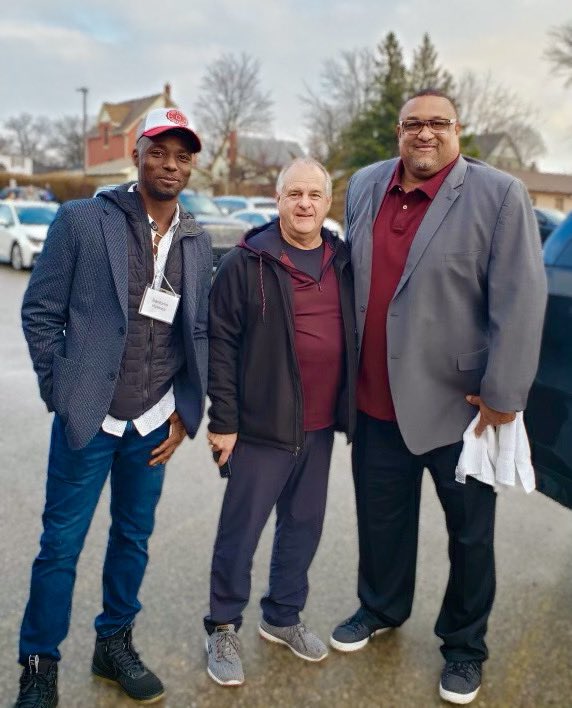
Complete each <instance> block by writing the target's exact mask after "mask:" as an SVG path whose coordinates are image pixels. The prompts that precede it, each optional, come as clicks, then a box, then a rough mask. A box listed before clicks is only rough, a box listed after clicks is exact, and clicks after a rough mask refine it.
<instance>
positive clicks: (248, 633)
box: [0, 266, 572, 708]
mask: <svg viewBox="0 0 572 708" xmlns="http://www.w3.org/2000/svg"><path fill="white" fill-rule="evenodd" d="M27 279H28V274H27V273H15V272H13V271H11V270H10V269H9V268H8V267H7V266H0V361H1V366H0V410H1V428H0V430H1V434H0V452H1V459H2V463H3V464H2V467H1V468H0V475H1V477H0V499H1V502H0V509H1V514H0V558H1V559H2V566H1V578H2V580H1V595H0V706H11V705H12V704H13V701H14V699H15V697H16V694H17V683H18V676H19V667H18V666H17V664H16V650H17V635H18V629H19V624H20V620H21V616H22V613H23V609H24V605H25V602H26V600H27V589H28V583H29V574H30V567H31V563H32V560H33V558H34V555H35V554H36V552H37V549H38V537H39V533H40V516H41V512H42V507H43V500H44V485H45V467H46V458H47V447H48V440H49V429H50V423H51V417H50V416H49V415H48V414H47V413H46V412H45V410H44V408H43V404H42V403H41V401H40V398H39V395H38V393H37V387H36V381H35V376H34V374H33V371H32V367H31V364H30V362H29V359H28V355H27V349H26V346H25V342H24V338H23V336H22V334H21V330H20V321H19V307H20V302H21V298H22V294H23V292H24V289H25V287H26V283H27ZM224 485H225V482H224V481H222V480H221V479H220V478H219V476H218V473H217V471H216V469H215V467H214V465H213V463H212V461H211V457H210V453H209V450H208V447H207V445H206V439H205V431H204V427H203V429H201V431H200V432H199V435H198V436H197V439H196V440H194V441H192V442H191V441H186V442H185V443H184V444H183V445H182V446H181V448H180V449H179V450H178V451H177V453H176V455H175V456H174V458H173V460H172V461H171V463H170V464H169V466H168V472H167V477H166V481H165V487H164V492H163V497H162V500H161V502H160V505H159V509H158V513H157V524H156V529H155V533H154V535H153V538H152V540H151V544H150V556H151V560H150V563H149V567H148V571H147V575H146V579H145V582H144V585H143V589H142V593H141V599H142V601H143V605H144V610H143V612H142V613H141V614H140V615H139V619H138V622H137V626H136V629H135V634H134V636H135V644H136V646H137V647H138V649H139V650H140V652H141V654H142V656H143V658H144V659H145V661H146V662H147V663H148V664H149V666H150V667H152V668H153V669H154V670H155V671H156V672H157V673H158V674H159V675H160V677H161V678H162V679H163V681H164V683H165V685H166V687H167V690H168V694H167V697H166V699H165V700H164V701H163V703H161V704H159V705H164V706H167V707H170V708H191V707H192V708H194V707H197V708H212V707H217V708H218V707H220V708H226V707H227V706H228V707H234V706H237V707H238V706H240V707H249V708H250V707H256V706H260V707H266V706H268V707H270V706H272V707H275V708H282V707H284V708H290V707H292V708H293V707H296V708H298V707H302V708H305V707H306V706H324V707H325V706H327V707H328V708H333V707H338V706H340V707H345V706H349V707H351V708H361V707H362V706H363V707H364V708H365V707H366V706H367V707H371V706H382V707H385V706H387V707H388V708H389V707H391V708H393V707H395V708H410V707H411V708H417V707H423V708H425V707H426V706H428V707H430V706H439V705H445V704H442V703H441V702H440V700H439V698H438V696H437V684H438V679H439V673H440V670H441V666H442V661H441V655H440V652H439V648H438V647H439V641H438V639H437V638H436V637H435V635H434V634H433V624H434V622H435V619H436V617H437V613H438V610H439V605H440V602H441V598H442V595H443V592H444V588H445V583H446V579H447V572H448V562H447V557H446V534H445V528H444V519H443V514H442V511H441V509H440V507H439V504H438V502H437V498H436V495H435V493H434V490H433V487H432V483H431V480H430V478H429V475H426V478H425V480H424V487H423V502H422V517H421V531H420V545H419V564H418V573H417V592H416V597H415V604H414V608H413V615H412V617H411V619H410V620H409V621H408V622H407V623H406V624H405V625H404V626H403V627H402V628H400V629H399V630H396V631H393V632H391V633H389V634H386V635H383V636H382V637H379V638H377V639H376V640H375V641H373V642H371V643H370V644H369V645H368V646H367V647H366V648H365V649H364V650H363V651H361V652H357V653H355V654H353V655H342V654H339V653H335V652H334V651H333V650H332V651H331V652H330V655H329V657H328V658H327V659H326V660H325V661H324V662H322V663H321V664H307V663H305V662H303V661H301V660H300V659H298V658H296V657H295V656H294V655H293V654H292V653H291V652H289V651H288V649H287V648H285V647H280V646H277V645H273V644H268V643H266V642H264V641H263V640H262V639H260V638H259V636H258V634H257V631H256V628H257V621H258V617H259V610H258V600H259V598H260V597H261V595H262V594H263V592H264V591H265V589H266V580H267V573H268V566H269V558H270V545H271V541H272V521H271V522H270V523H269V524H268V527H267V528H266V530H265V532H264V535H263V538H262V541H261V543H260V547H259V549H258V552H257V555H256V558H255V567H254V577H253V587H252V599H251V604H250V605H249V607H248V608H247V611H246V613H245V619H244V626H243V628H242V630H241V632H240V637H241V641H242V646H243V663H244V668H245V673H246V683H245V685H244V686H242V687H240V688H238V689H232V688H226V689H225V688H221V687H218V686H217V685H215V684H214V683H213V682H212V681H211V679H209V678H208V676H207V674H206V670H205V667H206V658H205V652H204V632H203V627H202V617H203V615H204V614H205V612H206V611H207V603H208V580H209V567H210V554H211V549H212V544H213V540H214V535H215V530H216V525H217V519H218V512H219V508H220V503H221V499H222V494H223V491H224ZM108 503H109V494H108V489H106V490H105V491H104V494H103V495H102V498H101V501H100V504H99V507H98V509H97V512H96V516H95V518H94V521H93V524H92V527H91V530H90V533H89V535H88V538H87V541H86V545H85V548H84V551H83V554H82V556H81V558H80V562H79V566H78V577H77V583H76V591H75V596H74V604H73V611H72V624H71V631H70V634H69V636H68V638H67V640H66V641H65V642H64V644H63V645H62V647H61V649H62V653H63V660H62V662H61V664H60V706H61V708H75V707H78V708H79V707H81V708H91V707H94V708H95V707H97V708H111V707H118V708H123V707H125V708H127V707H128V706H132V705H135V704H134V703H133V702H132V701H130V700H129V699H128V698H124V697H123V696H122V694H120V692H119V691H118V690H116V689H115V688H113V687H110V686H108V685H106V684H101V683H98V682H97V681H95V680H94V679H92V677H91V674H90V664H91V654H92V651H93V642H94V633H93V629H92V622H93V618H94V617H95V615H96V614H97V613H98V612H99V605H100V601H101V588H100V577H101V565H102V559H103V554H104V550H105V545H106V540H107V539H106V536H107V528H108V523H109V514H108ZM496 538H497V541H496V548H497V579H498V589H497V600H496V603H495V607H494V610H493V613H492V616H491V620H490V628H489V633H488V644H489V649H490V654H491V658H490V660H489V661H488V662H487V663H486V664H485V668H484V683H483V688H482V689H481V692H480V693H479V696H478V698H477V700H476V701H475V702H474V704H473V705H475V706H498V707H499V708H501V707H503V708H504V707H510V708H517V707H526V708H529V707H530V708H532V707H534V708H537V707H539V706H562V707H563V708H564V707H567V706H572V511H570V510H567V509H565V508H563V507H560V506H559V505H557V504H556V503H555V502H553V501H551V500H549V499H547V498H545V497H543V496H542V495H540V494H538V493H536V492H534V493H532V494H531V495H530V496H527V495H526V494H525V493H524V492H522V491H521V490H518V489H514V490H512V489H511V490H507V491H504V492H503V493H502V494H500V495H499V500H498V507H497V530H496ZM356 567H357V536H356V523H355V506H354V499H353V489H352V483H351V473H350V465H349V448H348V447H347V446H346V445H345V442H344V439H343V438H342V437H339V438H337V440H336V444H335V448H334V457H333V463H332V470H331V478H330V490H329V500H328V509H327V515H326V523H325V527H324V534H323V538H322V543H321V546H320V549H319V551H318V554H317V556H316V558H315V560H314V563H313V566H312V569H311V575H310V583H311V590H310V597H309V600H308V604H307V606H306V610H305V613H304V619H305V621H306V622H307V624H309V625H310V626H311V627H312V628H313V629H314V630H315V631H316V632H318V633H319V634H320V635H321V636H322V638H323V639H327V637H328V636H329V633H330V631H331V629H332V628H333V627H334V626H335V624H336V623H337V622H338V621H339V620H341V619H343V618H344V617H347V616H348V615H350V614H352V612H353V611H354V609H355V608H356V587H355V586H356Z"/></svg>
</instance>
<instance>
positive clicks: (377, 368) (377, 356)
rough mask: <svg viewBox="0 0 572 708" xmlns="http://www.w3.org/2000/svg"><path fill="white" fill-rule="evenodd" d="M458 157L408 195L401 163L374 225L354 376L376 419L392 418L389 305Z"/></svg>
mask: <svg viewBox="0 0 572 708" xmlns="http://www.w3.org/2000/svg"><path fill="white" fill-rule="evenodd" d="M457 159H458V158H455V160H453V162H451V163H449V164H448V165H447V166H446V167H444V168H443V169H442V170H440V171H439V172H437V174H435V175H433V177H431V178H430V179H428V180H427V181H426V182H423V184H422V185H420V186H419V187H416V188H415V189H413V190H411V191H410V192H405V190H404V189H403V186H402V185H401V179H402V175H403V165H402V162H401V160H400V161H399V163H398V165H397V167H396V169H395V172H394V173H393V177H392V178H391V182H390V183H389V187H388V188H387V192H386V193H385V197H384V199H383V201H382V203H381V206H380V208H379V211H378V213H377V217H376V220H375V223H374V225H373V252H372V260H371V287H370V291H369V302H368V306H367V313H366V319H365V329H364V333H363V342H362V349H361V358H360V367H359V373H358V386H357V407H358V410H360V411H362V412H364V413H367V415H370V416H372V417H373V418H378V419H379V420H393V421H394V420H396V416H395V408H394V407H393V399H392V397H391V390H390V387H389V372H388V369H387V333H386V323H387V312H388V309H389V303H390V302H391V300H392V298H393V293H394V292H395V289H396V288H397V285H398V283H399V281H400V279H401V275H402V274H403V269H404V267H405V262H406V261H407V256H408V255H409V249H410V247H411V244H412V242H413V239H414V238H415V234H416V233H417V229H418V228H419V225H420V224H421V221H422V220H423V217H424V216H425V213H426V212H427V209H428V208H429V205H430V204H431V201H432V200H433V199H434V198H435V195H436V194H437V192H438V191H439V189H440V187H441V185H442V184H443V182H444V180H445V177H446V176H447V175H448V174H449V172H450V171H451V170H452V169H453V166H454V164H455V163H456V162H457Z"/></svg>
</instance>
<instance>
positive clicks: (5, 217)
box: [0, 205, 14, 226]
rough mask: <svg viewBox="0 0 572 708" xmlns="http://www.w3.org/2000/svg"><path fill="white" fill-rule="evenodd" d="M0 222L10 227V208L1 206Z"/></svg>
mask: <svg viewBox="0 0 572 708" xmlns="http://www.w3.org/2000/svg"><path fill="white" fill-rule="evenodd" d="M0 221H3V222H5V223H6V224H7V225H8V226H11V225H12V224H13V223H14V219H13V218H12V212H11V210H10V207H8V206H3V205H2V206H0Z"/></svg>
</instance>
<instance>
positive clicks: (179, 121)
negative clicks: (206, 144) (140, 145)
mask: <svg viewBox="0 0 572 708" xmlns="http://www.w3.org/2000/svg"><path fill="white" fill-rule="evenodd" d="M167 130H181V131H183V132H184V133H186V134H187V135H188V137H189V142H190V145H191V152H200V151H201V141H200V140H199V136H198V135H197V134H196V133H195V132H194V130H191V129H190V128H189V120H188V118H187V116H186V115H185V114H184V113H183V112H182V111H180V110H179V109H178V108H155V109H154V110H152V111H149V113H147V115H146V116H145V118H143V120H142V121H141V123H139V127H138V128H137V138H136V139H137V140H139V138H141V137H142V136H143V135H146V136H147V137H148V138H153V137H154V136H156V135H161V133H165V132H166V131H167Z"/></svg>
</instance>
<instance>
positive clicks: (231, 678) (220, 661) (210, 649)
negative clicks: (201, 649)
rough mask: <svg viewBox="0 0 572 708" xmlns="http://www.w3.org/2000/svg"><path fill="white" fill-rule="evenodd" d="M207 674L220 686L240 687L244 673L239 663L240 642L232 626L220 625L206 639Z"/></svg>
mask: <svg viewBox="0 0 572 708" xmlns="http://www.w3.org/2000/svg"><path fill="white" fill-rule="evenodd" d="M205 648H206V650H207V654H208V658H209V661H208V666H207V673H208V675H209V676H210V677H211V678H212V680H213V681H216V682H217V683H218V684H220V685H221V686H240V685H241V684H243V683H244V672H243V671H242V662H241V661H240V656H239V654H238V653H239V651H240V641H239V639H238V636H237V634H236V632H235V631H234V626H233V625H232V624H220V625H219V626H218V627H217V628H216V629H215V630H214V632H213V633H212V634H210V635H209V636H208V637H207V640H206V647H205Z"/></svg>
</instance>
